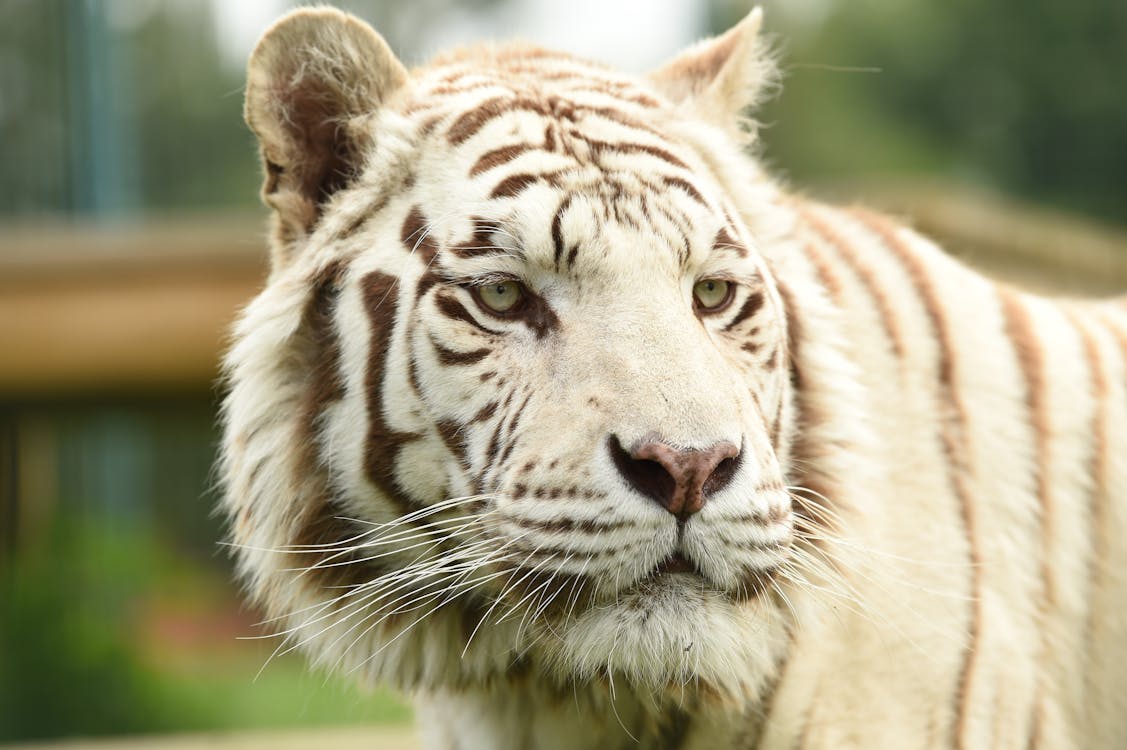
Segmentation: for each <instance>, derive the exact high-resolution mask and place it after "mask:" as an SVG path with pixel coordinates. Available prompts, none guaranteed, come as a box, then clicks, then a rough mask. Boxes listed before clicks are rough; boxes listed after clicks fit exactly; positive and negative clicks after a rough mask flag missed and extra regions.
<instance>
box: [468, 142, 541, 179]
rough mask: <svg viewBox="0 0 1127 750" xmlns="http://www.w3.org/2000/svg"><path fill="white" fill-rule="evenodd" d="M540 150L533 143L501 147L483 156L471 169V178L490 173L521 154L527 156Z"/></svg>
mask: <svg viewBox="0 0 1127 750" xmlns="http://www.w3.org/2000/svg"><path fill="white" fill-rule="evenodd" d="M538 148H540V147H539V146H537V145H535V144H533V143H513V144H510V145H508V146H501V147H500V148H495V149H493V150H492V151H487V152H485V153H484V154H482V156H481V158H479V159H478V160H477V161H476V162H475V163H474V165H473V168H471V169H470V177H476V176H477V175H479V174H481V173H482V172H488V171H489V170H490V169H494V168H495V167H499V166H501V165H503V164H508V163H509V162H511V161H512V160H513V159H516V158H517V157H518V156H520V155H521V154H526V153H528V152H529V151H535V150H536V149H538Z"/></svg>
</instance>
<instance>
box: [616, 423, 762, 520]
mask: <svg viewBox="0 0 1127 750" xmlns="http://www.w3.org/2000/svg"><path fill="white" fill-rule="evenodd" d="M607 445H608V447H609V449H610V454H611V458H613V459H614V465H615V467H617V468H618V471H619V473H620V474H622V476H623V478H625V479H626V481H627V482H628V483H629V484H630V486H632V487H633V488H634V489H635V490H637V491H638V492H640V493H642V494H643V495H645V496H646V497H649V498H650V499H652V500H654V501H655V502H657V503H658V504H659V505H661V507H663V508H665V509H666V510H668V511H669V512H670V513H672V514H673V515H675V516H677V518H678V519H680V520H681V521H685V520H688V518H689V516H691V515H693V514H694V513H698V512H699V511H700V509H701V508H703V507H704V504H705V502H706V501H707V499H708V496H709V495H711V494H713V493H715V492H719V491H720V490H722V489H723V488H724V487H725V486H727V484H728V483H729V482H730V481H731V480H732V476H733V475H734V474H735V473H736V468H737V467H738V465H739V456H740V449H739V448H738V447H737V446H735V445H733V444H732V443H727V442H724V443H716V444H714V445H712V446H710V447H708V448H705V449H703V450H694V449H686V450H683V449H680V448H674V447H673V446H671V445H669V444H667V443H663V442H661V441H658V440H649V441H645V442H642V443H640V444H639V445H636V446H635V447H634V448H633V449H632V450H631V451H629V452H627V451H626V450H625V449H624V448H623V447H622V444H621V443H620V442H619V440H618V438H617V437H615V436H613V435H612V436H611V437H610V439H609V440H608V441H607Z"/></svg>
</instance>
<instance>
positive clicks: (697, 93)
mask: <svg viewBox="0 0 1127 750" xmlns="http://www.w3.org/2000/svg"><path fill="white" fill-rule="evenodd" d="M762 25H763V10H762V8H759V7H756V8H753V9H752V11H751V12H750V13H748V14H747V16H746V17H744V19H743V20H742V21H740V22H739V23H738V24H736V25H735V26H733V27H732V28H730V29H728V30H727V31H726V32H724V33H723V34H721V35H720V36H716V37H713V38H711V39H705V40H703V41H700V42H697V43H696V44H694V45H692V46H690V47H688V48H687V49H685V50H682V52H681V53H680V54H679V55H677V56H676V57H674V58H673V59H672V60H670V61H669V62H667V63H666V64H665V65H663V66H661V67H660V68H658V69H657V70H655V71H653V72H651V73H650V75H649V78H650V80H651V81H652V82H653V83H654V84H655V85H656V86H657V88H658V89H659V90H660V91H661V92H662V93H663V94H665V95H666V96H667V97H668V98H669V99H670V100H671V101H672V102H673V103H674V104H677V105H679V106H682V107H686V108H690V109H692V110H693V111H694V112H695V113H696V114H697V115H698V116H700V117H702V118H703V119H705V120H707V121H709V122H711V123H712V124H714V125H719V126H720V127H722V128H724V129H726V130H728V131H729V132H730V133H732V134H733V135H734V136H736V137H737V138H739V139H741V140H743V139H747V138H748V131H751V130H752V127H751V126H752V125H753V123H751V122H750V121H749V120H748V119H747V118H746V112H747V110H748V109H749V108H751V107H752V106H754V105H755V104H757V103H758V101H759V99H760V98H761V97H762V95H763V93H764V91H765V90H767V89H768V88H769V85H770V83H771V82H772V81H773V80H774V78H775V75H776V72H775V66H774V64H773V62H772V60H771V58H770V55H769V54H768V52H767V45H766V44H765V43H764V41H763V40H762V39H761V38H760V35H759V29H760V27H761V26H762Z"/></svg>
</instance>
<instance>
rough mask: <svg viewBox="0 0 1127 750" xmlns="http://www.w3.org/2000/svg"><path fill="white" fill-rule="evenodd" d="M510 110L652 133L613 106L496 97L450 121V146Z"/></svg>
mask: <svg viewBox="0 0 1127 750" xmlns="http://www.w3.org/2000/svg"><path fill="white" fill-rule="evenodd" d="M510 112H530V113H532V114H537V115H541V116H542V117H551V118H553V119H557V120H566V121H568V122H576V121H577V120H579V119H580V117H581V116H592V115H593V116H596V117H601V118H603V119H605V120H610V121H611V122H616V123H618V124H620V125H624V126H626V127H629V128H634V129H636V130H643V131H645V132H648V133H653V132H654V131H653V129H652V128H649V127H647V126H645V125H643V124H642V123H640V122H638V121H636V120H634V119H632V118H631V117H629V116H628V115H627V114H626V113H625V112H623V111H621V110H619V109H615V108H613V107H592V106H588V105H583V104H579V103H576V102H573V101H568V100H566V99H562V98H560V97H557V96H543V97H540V98H534V97H529V96H498V97H494V98H492V99H487V100H486V101H484V102H482V103H481V104H480V105H479V106H477V107H476V108H474V109H471V110H469V111H468V112H465V113H463V114H462V115H460V116H459V117H458V119H456V120H455V121H454V123H453V124H452V125H451V126H450V129H449V130H448V131H447V133H446V138H447V140H448V141H449V142H450V144H451V145H453V146H460V145H462V144H463V143H465V142H466V141H468V140H469V139H470V138H472V137H473V136H475V135H476V134H477V133H478V132H480V131H481V129H482V128H484V127H485V126H486V125H487V124H488V123H489V121H490V120H494V119H496V118H498V117H500V116H502V115H505V114H508V113H510Z"/></svg>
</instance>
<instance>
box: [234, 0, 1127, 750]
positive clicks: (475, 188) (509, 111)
mask: <svg viewBox="0 0 1127 750" xmlns="http://www.w3.org/2000/svg"><path fill="white" fill-rule="evenodd" d="M757 24H758V17H757V16H756V15H754V14H753V16H752V17H749V20H748V21H745V22H744V24H741V25H740V26H738V27H736V28H735V29H733V30H732V31H731V32H729V33H728V34H726V35H724V36H722V37H719V38H718V39H716V40H711V41H708V42H704V43H701V44H700V45H698V46H696V47H694V48H691V49H690V50H688V51H687V52H686V53H683V55H682V56H680V57H679V58H677V59H676V60H674V61H673V62H672V63H671V64H670V65H669V66H667V67H666V68H663V69H662V70H660V71H658V72H657V73H655V74H654V75H652V76H651V77H650V78H649V79H640V78H636V77H628V76H624V75H620V74H618V73H615V72H613V71H610V70H607V69H605V68H601V67H598V66H594V65H591V64H589V63H585V62H582V61H579V60H575V59H573V58H570V57H568V56H565V55H560V54H556V53H550V52H545V51H543V50H538V49H534V48H527V47H498V48H488V49H479V50H473V51H469V52H465V53H460V54H457V55H452V56H448V57H446V58H440V59H438V60H436V61H435V62H434V63H433V64H432V65H430V66H428V67H426V68H422V69H420V70H417V71H412V72H411V73H407V72H406V71H405V70H403V69H402V66H401V65H399V63H398V61H396V60H395V58H394V56H392V55H391V53H390V51H389V50H387V48H386V45H384V44H383V42H382V40H380V39H379V37H378V36H376V35H375V33H374V32H372V31H371V30H370V29H369V28H368V27H366V26H365V25H363V24H361V23H359V22H357V21H355V19H352V18H350V17H347V16H344V15H343V14H339V13H337V12H335V11H328V10H313V11H310V10H305V11H298V12H296V13H295V14H293V15H291V16H289V17H287V19H284V20H283V21H281V22H279V24H278V25H276V26H275V27H274V28H273V29H272V30H271V31H270V32H268V34H267V35H266V37H265V38H264V40H263V42H261V43H260V45H259V48H258V49H257V50H256V52H255V53H254V55H253V56H252V61H251V66H250V74H249V75H250V77H249V81H248V104H247V115H248V122H249V123H250V125H251V127H252V129H253V130H255V132H256V134H257V135H258V136H259V139H260V143H261V145H262V151H263V158H264V161H265V162H266V165H267V180H266V185H265V187H264V198H265V200H266V202H267V204H269V205H270V206H271V207H272V208H274V210H275V217H276V218H275V225H276V233H275V239H274V249H273V253H274V254H273V262H272V272H271V277H270V280H269V282H268V284H267V286H266V288H265V289H264V290H263V291H262V293H261V294H260V295H259V296H258V297H257V298H256V299H255V300H254V301H253V302H252V303H251V304H250V305H249V306H248V308H247V309H246V311H245V312H244V314H243V316H242V318H241V320H240V322H239V323H238V325H237V328H236V331H235V337H234V344H233V346H232V348H231V351H230V353H229V355H228V360H227V371H228V376H229V382H230V392H229V396H228V398H227V401H226V403H225V411H224V416H225V430H226V431H225V440H224V462H223V467H222V469H223V475H224V480H225V484H226V489H227V492H226V501H225V508H226V510H227V513H228V515H229V517H230V518H231V522H232V523H231V528H232V536H233V538H234V543H235V545H236V547H237V549H238V550H239V564H240V568H241V571H242V573H243V575H244V577H245V579H246V581H247V584H248V587H249V589H250V591H251V594H252V596H253V597H254V598H255V599H256V601H258V602H259V603H260V604H262V605H263V606H264V608H265V609H266V610H267V612H268V613H269V615H270V617H271V618H273V619H274V621H275V622H276V623H277V624H278V627H277V629H278V630H279V631H280V632H281V633H283V634H284V635H286V636H287V637H288V640H287V641H286V643H287V644H288V645H286V646H285V648H301V649H303V650H304V651H306V652H307V653H308V654H309V655H310V656H311V658H312V660H313V661H314V662H315V663H316V664H319V665H321V666H324V667H326V668H332V669H337V670H339V671H342V672H345V673H349V674H356V675H360V676H362V677H363V678H364V679H365V680H366V681H370V682H385V683H390V684H393V685H395V686H397V687H399V688H400V689H402V690H404V691H406V692H409V693H411V694H412V695H413V696H414V697H415V700H416V705H417V712H418V717H419V724H420V727H421V729H422V731H423V733H424V736H425V737H426V738H427V742H428V746H430V747H434V748H500V747H513V748H545V749H548V748H583V747H592V748H594V747H598V748H613V747H623V748H628V747H635V746H641V747H654V748H729V747H730V748H799V747H800V748H842V747H890V748H892V747H895V748H912V747H921V748H934V747H955V748H985V747H990V748H1004V747H1022V748H1025V747H1043V748H1070V747H1116V746H1121V745H1123V744H1124V743H1127V715H1125V714H1124V709H1125V708H1127V706H1125V705H1124V702H1125V701H1124V699H1123V698H1122V697H1121V696H1124V695H1127V690H1125V688H1127V676H1123V675H1122V674H1121V672H1122V670H1120V669H1118V668H1117V665H1118V664H1122V663H1127V661H1125V660H1127V621H1125V615H1124V614H1122V611H1123V610H1124V604H1125V603H1127V588H1125V586H1127V583H1125V580H1124V576H1123V574H1122V573H1121V572H1120V571H1122V570H1125V569H1127V550H1125V549H1124V548H1123V547H1122V545H1119V544H1117V540H1118V539H1120V538H1122V536H1123V532H1124V530H1125V529H1127V459H1125V458H1124V456H1125V454H1127V451H1125V449H1127V308H1125V307H1124V305H1123V304H1122V303H1116V302H1103V303H1099V302H1082V301H1053V300H1048V299H1045V298H1041V297H1036V296H1032V295H1029V294H1025V293H1022V292H1019V291H1016V290H1014V289H1011V288H1009V287H1006V286H1003V285H1000V284H998V283H995V282H992V281H989V280H987V279H985V278H983V277H982V276H980V275H978V274H977V273H975V272H973V271H972V270H970V269H968V268H967V267H965V266H963V265H961V264H960V263H958V262H956V261H954V260H952V259H951V258H949V257H948V256H946V255H944V254H943V253H942V252H941V251H940V250H939V249H938V248H936V247H935V246H934V245H933V244H931V243H930V242H929V241H928V240H926V239H924V238H922V237H920V236H919V235H917V234H915V233H913V232H912V231H911V230H909V229H907V228H904V227H902V226H899V225H897V224H896V223H894V222H892V221H891V220H889V219H886V218H884V217H882V216H878V215H875V214H872V213H869V212H867V211H864V210H861V209H839V208H833V207H829V206H825V205H820V204H817V203H814V202H811V201H808V200H806V199H804V198H802V197H800V196H796V195H793V194H791V193H789V192H788V191H786V190H784V189H783V188H782V187H780V186H778V185H777V184H776V183H774V182H773V181H772V180H771V179H770V178H769V177H768V176H767V175H766V174H765V173H764V172H763V171H762V170H761V169H760V168H759V167H758V166H757V164H756V162H755V161H754V160H753V159H752V158H751V157H749V156H747V155H746V153H745V151H744V149H743V146H744V145H745V143H744V141H743V136H742V135H741V132H742V131H741V130H740V129H739V123H738V112H739V111H740V110H741V109H742V108H743V106H744V105H745V104H747V102H748V96H749V92H751V91H752V90H753V89H755V88H756V87H757V86H759V85H761V84H762V82H763V80H764V78H765V77H766V73H765V70H766V62H765V61H764V60H763V58H762V55H761V53H760V52H758V45H757V43H756V42H755V36H756V27H757ZM700 284H706V286H705V287H701V286H700ZM709 285H711V286H709ZM701 289H704V290H705V291H702V292H700V293H699V294H698V290H701ZM715 289H719V290H725V289H726V290H727V296H726V297H724V298H723V299H722V300H720V301H719V302H717V303H716V304H715V305H713V304H711V303H712V302H713V301H715V300H714V299H713V298H712V297H708V296H707V294H711V293H712V291H711V290H715ZM487 295H492V296H488V297H487ZM506 295H508V297H507V298H506ZM514 295H515V296H514ZM494 298H496V299H494ZM514 299H515V300H516V301H515V302H513V300H514ZM510 303H511V304H512V306H511V307H507V308H504V309H501V308H502V307H503V306H504V305H508V304H510ZM715 446H726V447H725V448H724V451H726V452H722V453H717V452H716V450H715ZM713 454H715V455H713ZM670 456H672V458H669V457H670ZM721 456H723V458H721ZM706 457H708V458H707V461H706ZM686 466H688V467H689V468H687V469H686V468H685V467H686ZM655 467H662V468H655ZM701 467H705V468H703V469H702V468H701Z"/></svg>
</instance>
